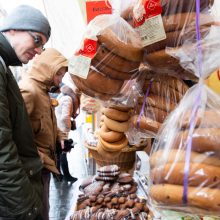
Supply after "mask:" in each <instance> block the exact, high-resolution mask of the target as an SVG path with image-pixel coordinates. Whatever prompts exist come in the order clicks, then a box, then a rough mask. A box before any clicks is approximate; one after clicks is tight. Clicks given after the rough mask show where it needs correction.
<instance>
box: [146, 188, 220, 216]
mask: <svg viewBox="0 0 220 220" xmlns="http://www.w3.org/2000/svg"><path fill="white" fill-rule="evenodd" d="M149 195H150V197H151V199H153V200H155V201H156V202H157V203H159V204H164V205H165V206H169V207H170V206H172V205H173V206H174V207H177V206H178V207H179V206H182V205H183V186H178V185H172V184H158V185H153V186H151V187H150V190H149ZM187 200H188V201H187V206H190V208H191V209H192V208H193V206H194V207H198V208H201V209H205V210H208V211H220V207H219V204H220V190H219V189H211V188H208V187H192V186H189V187H188V193H187ZM170 208H171V207H170ZM212 214H213V213H212Z"/></svg>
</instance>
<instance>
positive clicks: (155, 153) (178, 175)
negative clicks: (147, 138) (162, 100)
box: [149, 82, 220, 216]
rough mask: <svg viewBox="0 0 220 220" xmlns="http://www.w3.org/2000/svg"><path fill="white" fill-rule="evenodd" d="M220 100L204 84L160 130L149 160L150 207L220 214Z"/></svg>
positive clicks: (163, 211) (162, 212)
mask: <svg viewBox="0 0 220 220" xmlns="http://www.w3.org/2000/svg"><path fill="white" fill-rule="evenodd" d="M219 156H220V97H219V96H218V95H217V94H215V93H214V92H213V91H212V90H210V89H209V88H208V87H207V86H206V85H205V84H204V83H203V82H200V83H199V84H197V85H195V86H193V87H192V88H190V89H189V90H188V92H187V93H186V95H185V96H184V98H183V99H182V101H181V102H180V104H179V106H178V107H177V108H176V109H175V110H174V111H173V112H172V113H171V114H170V116H169V117H168V118H167V120H166V122H165V123H164V124H163V126H162V127H161V130H160V132H159V133H158V136H157V138H156V139H155V142H154V144H153V148H152V152H151V155H150V167H151V171H150V183H149V195H150V199H151V206H152V207H153V208H155V209H157V210H159V212H160V213H161V214H162V215H163V214H164V215H165V213H166V211H167V210H174V211H181V212H184V213H192V214H195V215H198V216H203V215H212V216H219V215H220V206H219V204H220V159H219V158H220V157H219Z"/></svg>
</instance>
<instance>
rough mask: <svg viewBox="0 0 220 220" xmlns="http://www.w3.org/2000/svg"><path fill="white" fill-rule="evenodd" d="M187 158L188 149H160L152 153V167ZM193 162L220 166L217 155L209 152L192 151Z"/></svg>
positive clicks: (191, 160) (180, 161)
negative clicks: (210, 154)
mask: <svg viewBox="0 0 220 220" xmlns="http://www.w3.org/2000/svg"><path fill="white" fill-rule="evenodd" d="M185 160H186V151H184V150H180V149H178V150H177V149H171V150H169V151H164V150H158V151H156V152H154V153H152V155H151V157H150V165H151V168H153V167H155V166H156V167H158V166H160V165H164V164H165V163H173V161H175V163H184V162H185ZM190 162H191V163H203V164H207V165H212V166H218V167H220V160H219V158H218V157H217V156H209V155H208V154H200V153H196V152H193V151H192V152H191V154H190Z"/></svg>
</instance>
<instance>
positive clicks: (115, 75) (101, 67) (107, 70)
mask: <svg viewBox="0 0 220 220" xmlns="http://www.w3.org/2000/svg"><path fill="white" fill-rule="evenodd" d="M109 64H110V63H109ZM92 66H94V67H95V68H96V69H97V70H98V71H99V72H101V73H103V74H105V75H106V76H108V77H110V78H111V79H118V80H129V79H131V78H132V77H134V76H135V75H137V71H135V72H128V73H126V72H121V71H118V70H115V69H112V68H111V67H108V66H107V65H105V64H104V63H103V62H99V61H98V60H96V59H95V58H93V60H92Z"/></svg>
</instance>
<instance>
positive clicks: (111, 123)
mask: <svg viewBox="0 0 220 220" xmlns="http://www.w3.org/2000/svg"><path fill="white" fill-rule="evenodd" d="M104 123H105V125H106V126H107V128H109V129H110V130H112V131H117V132H126V131H127V130H128V126H129V124H128V121H125V122H120V121H115V120H112V119H110V118H108V117H105V119H104Z"/></svg>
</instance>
